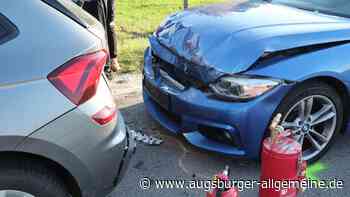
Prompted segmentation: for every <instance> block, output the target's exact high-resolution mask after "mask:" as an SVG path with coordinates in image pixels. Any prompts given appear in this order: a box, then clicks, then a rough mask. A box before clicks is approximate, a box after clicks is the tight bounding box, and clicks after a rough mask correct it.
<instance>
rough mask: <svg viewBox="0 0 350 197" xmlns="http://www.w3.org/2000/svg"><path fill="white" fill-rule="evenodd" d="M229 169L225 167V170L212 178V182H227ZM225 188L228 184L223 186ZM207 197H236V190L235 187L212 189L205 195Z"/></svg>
mask: <svg viewBox="0 0 350 197" xmlns="http://www.w3.org/2000/svg"><path fill="white" fill-rule="evenodd" d="M229 176H230V168H229V167H228V166H226V167H225V170H224V171H223V172H221V173H219V174H217V175H215V176H214V181H217V183H218V182H219V181H229V179H230V178H229ZM224 185H225V186H226V185H228V184H224ZM207 197H238V190H237V189H236V188H235V187H233V186H232V187H228V188H213V189H212V190H211V191H210V192H208V193H207Z"/></svg>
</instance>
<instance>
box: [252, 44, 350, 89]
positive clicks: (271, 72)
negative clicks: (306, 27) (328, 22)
mask: <svg viewBox="0 0 350 197" xmlns="http://www.w3.org/2000/svg"><path fill="white" fill-rule="evenodd" d="M349 50H350V44H342V45H338V46H334V47H330V48H326V49H322V50H317V51H313V52H308V53H305V54H301V55H298V56H294V57H290V58H285V59H282V60H280V61H279V60H276V61H274V60H271V61H267V62H265V63H264V64H261V65H259V66H257V67H254V68H251V69H250V70H249V71H247V72H245V74H248V75H261V76H268V77H272V78H277V79H285V80H290V81H304V80H307V79H310V78H313V77H319V76H324V77H332V78H336V79H338V80H340V81H343V82H346V83H348V82H349V81H350V71H349V65H350V60H349V58H348V57H347V56H348V55H347V53H346V51H349ZM286 71H288V72H286Z"/></svg>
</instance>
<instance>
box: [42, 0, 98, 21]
mask: <svg viewBox="0 0 350 197" xmlns="http://www.w3.org/2000/svg"><path fill="white" fill-rule="evenodd" d="M42 1H43V2H45V3H47V4H48V5H50V6H51V7H53V8H55V9H56V10H58V11H60V12H61V13H63V14H65V15H66V16H68V17H70V18H71V19H73V20H74V21H76V22H77V23H79V24H80V25H82V26H84V27H88V26H89V25H91V24H94V23H95V19H94V18H93V17H92V16H91V15H89V14H88V13H86V12H85V11H84V10H83V9H82V8H81V7H79V6H78V5H77V4H76V3H74V2H73V1H72V0H42Z"/></svg>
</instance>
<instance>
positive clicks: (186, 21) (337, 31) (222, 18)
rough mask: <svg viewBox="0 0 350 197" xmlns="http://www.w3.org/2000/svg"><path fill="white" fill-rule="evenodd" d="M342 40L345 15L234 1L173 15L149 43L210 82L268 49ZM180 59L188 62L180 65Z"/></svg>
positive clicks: (346, 32)
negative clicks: (329, 14)
mask: <svg viewBox="0 0 350 197" xmlns="http://www.w3.org/2000/svg"><path fill="white" fill-rule="evenodd" d="M342 40H350V20H347V19H345V18H340V17H335V16H328V15H324V14H320V13H313V12H309V11H305V10H300V9H297V8H292V7H287V6H284V5H277V4H271V3H264V2H260V3H252V2H242V1H241V2H237V1H234V2H231V3H224V4H215V5H210V6H206V7H199V8H196V9H191V10H187V11H183V12H179V13H176V14H174V15H171V16H169V17H168V18H167V19H166V20H165V21H164V22H163V24H162V25H161V26H160V27H159V28H158V30H157V31H156V32H155V34H154V36H152V37H151V39H150V42H151V47H152V50H153V51H154V53H156V55H157V56H159V57H161V58H162V59H164V60H165V61H168V62H169V63H172V64H176V66H182V67H183V69H184V70H185V71H187V72H189V71H188V70H190V71H191V70H192V72H193V73H196V74H195V75H198V73H200V74H199V75H200V78H201V80H203V81H204V82H210V81H213V80H216V79H217V77H219V76H221V75H223V74H225V73H239V72H243V71H246V70H248V69H249V68H250V67H251V66H252V65H253V64H254V62H256V61H257V60H258V59H259V58H260V57H261V56H262V55H263V54H264V53H265V52H276V51H281V50H286V49H290V48H296V47H301V46H308V45H314V44H320V43H329V42H335V41H342ZM171 54H173V55H176V57H174V56H172V55H171ZM180 59H184V60H186V62H189V63H188V64H187V65H185V66H183V65H179V60H180Z"/></svg>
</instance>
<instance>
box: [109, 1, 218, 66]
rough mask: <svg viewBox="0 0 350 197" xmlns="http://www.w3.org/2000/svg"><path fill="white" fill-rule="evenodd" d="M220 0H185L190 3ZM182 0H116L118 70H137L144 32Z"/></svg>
mask: <svg viewBox="0 0 350 197" xmlns="http://www.w3.org/2000/svg"><path fill="white" fill-rule="evenodd" d="M219 1H222V0H189V2H190V6H196V5H203V4H208V3H215V2H219ZM182 7H183V0H117V16H116V17H117V18H116V21H117V32H118V58H119V63H120V64H121V67H122V72H135V71H136V72H138V71H140V65H142V62H143V52H144V50H145V48H146V47H147V46H148V36H149V35H150V34H152V32H153V31H154V30H155V29H156V28H157V26H158V25H159V24H160V23H161V22H162V20H163V19H164V18H165V17H166V16H167V15H169V14H170V13H173V12H176V11H179V10H181V9H182Z"/></svg>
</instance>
